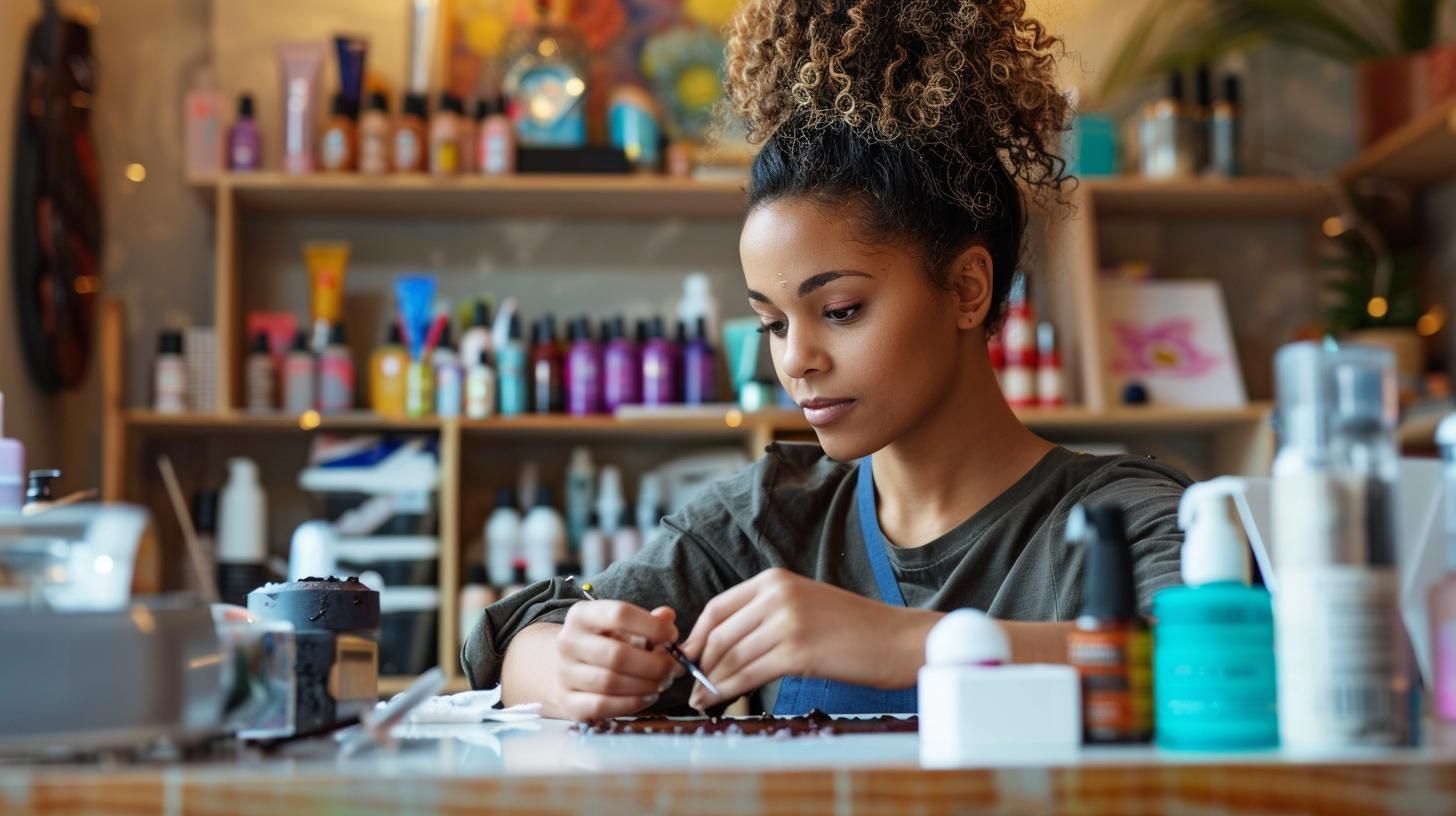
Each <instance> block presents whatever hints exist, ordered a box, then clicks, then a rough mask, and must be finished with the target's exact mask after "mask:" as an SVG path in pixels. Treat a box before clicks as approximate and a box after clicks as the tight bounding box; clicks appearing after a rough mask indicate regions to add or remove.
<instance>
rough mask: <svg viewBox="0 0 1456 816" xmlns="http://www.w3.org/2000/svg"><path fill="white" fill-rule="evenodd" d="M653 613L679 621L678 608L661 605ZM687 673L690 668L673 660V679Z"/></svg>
mask: <svg viewBox="0 0 1456 816" xmlns="http://www.w3.org/2000/svg"><path fill="white" fill-rule="evenodd" d="M652 614H653V615H654V616H657V617H662V618H665V619H668V620H671V621H673V622H674V623H676V621H677V610H675V609H673V608H672V607H670V606H659V607H657V608H656V609H654V610H652ZM687 673H688V670H687V669H685V668H683V666H682V664H681V663H678V662H677V661H675V660H674V661H673V670H672V679H674V680H676V679H678V678H680V677H682V676H683V675H685V674H687Z"/></svg>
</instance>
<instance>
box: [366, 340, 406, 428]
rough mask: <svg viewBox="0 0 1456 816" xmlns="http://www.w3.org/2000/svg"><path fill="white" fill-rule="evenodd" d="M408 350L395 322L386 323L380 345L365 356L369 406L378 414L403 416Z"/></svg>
mask: <svg viewBox="0 0 1456 816" xmlns="http://www.w3.org/2000/svg"><path fill="white" fill-rule="evenodd" d="M408 366H409V352H408V351H406V350H405V348H404V337H403V335H402V334H401V333H400V330H399V324H398V323H390V324H389V334H388V336H387V337H386V339H385V341H384V345H382V346H380V347H379V348H377V349H375V350H374V354H372V355H371V356H370V359H369V408H370V410H372V411H374V413H376V414H379V415H380V416H388V417H403V416H407V415H408V411H407V410H406V407H405V369H406V368H407V367H408Z"/></svg>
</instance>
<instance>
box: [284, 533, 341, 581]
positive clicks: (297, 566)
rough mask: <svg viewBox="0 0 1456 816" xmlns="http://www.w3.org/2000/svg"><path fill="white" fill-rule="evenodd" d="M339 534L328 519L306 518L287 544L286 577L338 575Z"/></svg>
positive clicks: (295, 578) (290, 578)
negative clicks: (315, 519) (309, 519)
mask: <svg viewBox="0 0 1456 816" xmlns="http://www.w3.org/2000/svg"><path fill="white" fill-rule="evenodd" d="M338 551H339V534H338V532H336V531H335V530H334V525H332V524H329V523H328V522H327V521H305V522H304V523H302V524H300V525H298V529H297V530H294V531H293V540H292V541H291V542H289V544H288V580H290V581H302V580H303V579H305V578H333V577H339V574H338V561H337V560H336V559H337V557H338Z"/></svg>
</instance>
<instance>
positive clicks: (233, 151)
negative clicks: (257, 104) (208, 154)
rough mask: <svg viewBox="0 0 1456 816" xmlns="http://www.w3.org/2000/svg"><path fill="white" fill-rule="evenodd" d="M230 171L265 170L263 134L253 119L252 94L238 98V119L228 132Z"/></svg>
mask: <svg viewBox="0 0 1456 816" xmlns="http://www.w3.org/2000/svg"><path fill="white" fill-rule="evenodd" d="M228 169H229V170H231V171H233V172H234V173H247V172H251V171H254V170H262V169H263V133H262V131H260V130H259V129H258V122H257V120H255V119H254V118H253V97H252V95H251V94H241V95H240V96H238V118H237V120H236V121H234V122H233V126H232V128H230V129H229V130H228Z"/></svg>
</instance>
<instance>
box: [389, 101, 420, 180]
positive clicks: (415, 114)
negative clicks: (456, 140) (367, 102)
mask: <svg viewBox="0 0 1456 816" xmlns="http://www.w3.org/2000/svg"><path fill="white" fill-rule="evenodd" d="M428 106H429V103H428V102H427V101H426V99H425V96H424V94H415V93H412V94H407V95H406V96H405V98H404V106H403V109H402V110H401V112H400V116H399V120H398V121H397V122H395V124H394V154H393V155H394V158H393V163H394V172H396V173H423V172H424V171H425V167H426V166H427V164H428V162H427V160H426V154H428V153H429V150H428V141H429V131H428V117H429V113H428V110H427V109H428Z"/></svg>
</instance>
